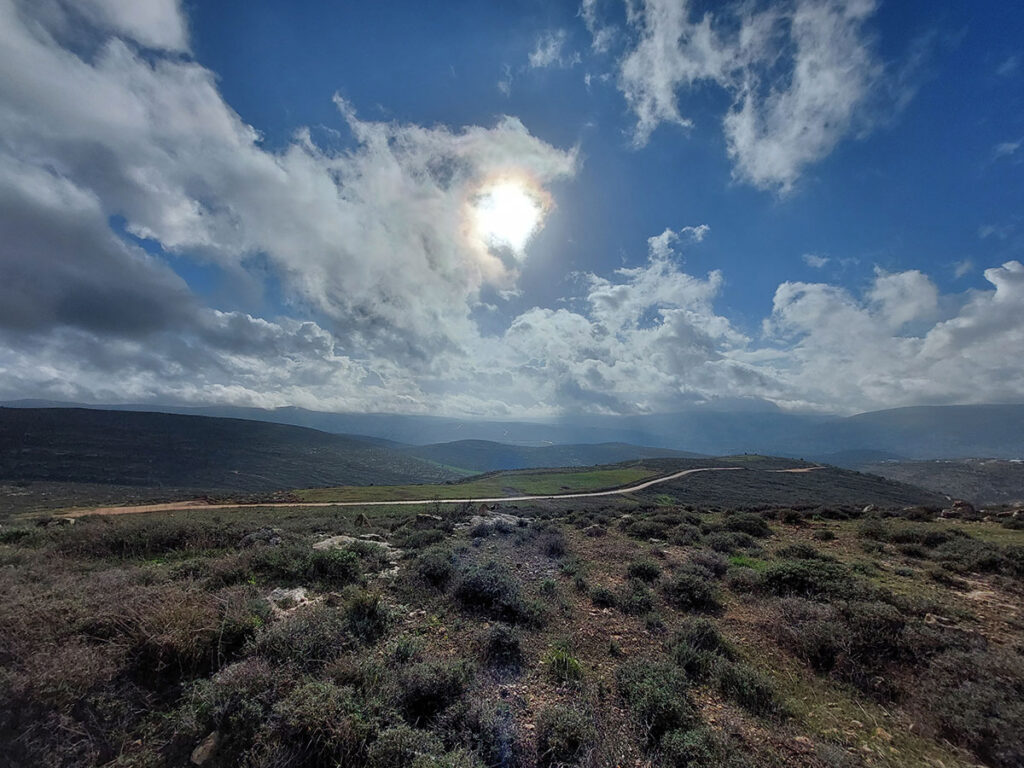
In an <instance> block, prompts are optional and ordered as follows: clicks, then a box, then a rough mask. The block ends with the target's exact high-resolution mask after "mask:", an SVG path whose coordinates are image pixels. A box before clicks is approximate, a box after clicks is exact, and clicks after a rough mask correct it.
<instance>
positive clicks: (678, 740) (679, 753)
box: [661, 728, 721, 768]
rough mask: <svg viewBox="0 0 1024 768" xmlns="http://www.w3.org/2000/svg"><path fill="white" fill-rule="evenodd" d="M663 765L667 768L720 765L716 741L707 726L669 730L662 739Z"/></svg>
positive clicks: (707, 767)
mask: <svg viewBox="0 0 1024 768" xmlns="http://www.w3.org/2000/svg"><path fill="white" fill-rule="evenodd" d="M661 765H662V766H664V767H665V768H712V766H715V767H716V768H717V766H720V765H721V763H720V762H719V761H718V759H717V755H716V750H715V742H714V739H713V738H712V736H711V734H710V733H709V732H708V731H707V730H706V729H705V728H695V729H692V730H683V729H678V730H675V731H669V732H668V733H666V734H665V737H664V738H663V739H662V740H661Z"/></svg>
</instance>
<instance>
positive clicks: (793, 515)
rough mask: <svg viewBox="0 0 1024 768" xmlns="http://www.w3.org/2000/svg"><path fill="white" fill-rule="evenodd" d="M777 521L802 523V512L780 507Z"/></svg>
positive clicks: (792, 523) (794, 523)
mask: <svg viewBox="0 0 1024 768" xmlns="http://www.w3.org/2000/svg"><path fill="white" fill-rule="evenodd" d="M778 517H779V521H780V522H783V523H785V524H786V525H803V524H804V516H803V514H802V513H800V512H798V511H797V510H795V509H780V510H779V515H778Z"/></svg>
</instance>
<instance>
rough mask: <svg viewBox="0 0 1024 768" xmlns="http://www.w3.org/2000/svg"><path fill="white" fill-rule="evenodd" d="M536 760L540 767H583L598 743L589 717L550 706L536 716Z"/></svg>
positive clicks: (562, 706) (557, 705) (567, 709)
mask: <svg viewBox="0 0 1024 768" xmlns="http://www.w3.org/2000/svg"><path fill="white" fill-rule="evenodd" d="M536 732H537V761H538V764H539V765H541V766H550V767H554V766H572V765H583V764H584V763H585V762H586V761H587V758H588V756H589V754H590V751H591V750H592V748H593V745H594V743H595V742H596V741H597V730H596V729H595V728H594V724H593V722H591V719H590V717H588V716H587V715H585V714H584V713H582V712H580V711H579V710H578V709H577V708H575V707H568V706H565V705H562V704H553V705H551V706H549V707H547V708H545V709H543V710H541V712H540V714H539V715H538V716H537V726H536Z"/></svg>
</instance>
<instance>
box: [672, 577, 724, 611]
mask: <svg viewBox="0 0 1024 768" xmlns="http://www.w3.org/2000/svg"><path fill="white" fill-rule="evenodd" d="M662 591H663V592H664V594H665V599H666V600H668V601H669V602H670V603H672V605H674V606H676V607H677V608H682V609H684V610H688V611H715V610H718V608H720V607H721V603H720V601H719V599H718V595H717V594H716V593H715V589H714V587H713V586H712V585H711V584H710V583H709V582H708V581H707V580H706V579H703V578H701V577H700V576H699V575H697V574H695V573H690V572H687V571H681V572H679V573H677V574H676V575H675V576H673V577H672V578H671V579H669V580H668V581H667V582H665V583H664V584H663V585H662Z"/></svg>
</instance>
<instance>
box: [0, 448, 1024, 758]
mask: <svg viewBox="0 0 1024 768" xmlns="http://www.w3.org/2000/svg"><path fill="white" fill-rule="evenodd" d="M756 461H760V460H755V462H756ZM768 463H769V464H771V462H768ZM819 472H821V470H818V471H817V472H808V473H786V474H778V475H771V474H769V473H767V472H754V471H750V472H745V471H733V472H719V473H706V474H708V475H712V474H714V475H716V478H718V479H720V480H722V481H725V480H726V479H727V478H732V477H733V476H746V475H749V476H750V477H761V478H769V477H780V478H785V480H786V481H788V482H800V481H802V480H803V479H806V478H809V477H811V476H815V475H817V474H818V473H819ZM827 488H833V489H836V495H835V496H833V497H832V498H831V499H828V498H825V497H824V496H822V497H820V498H819V499H818V500H819V501H821V502H822V503H819V504H806V505H796V506H789V505H781V506H780V505H779V504H776V503H772V502H771V501H768V500H761V501H760V502H754V503H744V504H743V505H739V506H732V505H727V504H722V503H719V504H710V503H705V502H704V501H699V502H698V501H695V500H690V501H685V500H684V499H683V497H682V494H681V492H679V491H677V494H678V497H677V498H675V499H671V500H665V499H661V500H659V499H656V498H652V499H646V500H644V499H636V498H615V497H611V498H608V499H599V500H593V501H594V503H589V502H588V503H579V500H577V501H572V500H565V501H553V502H544V503H533V504H520V505H518V506H515V507H512V506H508V507H503V506H501V505H499V507H498V508H497V509H495V510H492V511H485V512H481V510H479V509H478V506H477V505H464V506H459V505H437V506H436V507H433V506H431V505H427V508H426V509H417V508H370V507H367V508H363V509H360V508H358V507H356V508H347V509H344V510H338V511H335V512H330V513H326V514H325V512H324V510H323V508H317V509H314V510H304V509H302V508H289V509H286V510H274V509H253V508H250V509H245V508H240V509H238V510H231V511H224V512H209V511H207V512H197V511H190V512H178V513H167V514H154V515H140V516H130V517H92V518H82V519H80V520H79V521H78V522H77V524H75V525H60V524H59V521H53V522H52V523H51V524H50V525H47V526H38V525H32V524H29V523H22V524H20V525H18V526H13V527H12V526H8V527H4V528H3V529H0V573H2V578H0V660H2V665H0V669H2V672H0V742H2V743H3V744H5V745H7V746H6V747H5V750H6V751H5V759H6V761H7V763H8V764H9V765H11V766H13V767H14V768H22V767H23V766H35V765H65V766H87V765H99V764H109V765H118V766H123V767H128V766H132V767H134V766H181V765H187V764H189V762H190V760H191V761H193V762H198V763H200V764H203V765H206V766H208V768H221V767H224V768H226V766H235V765H244V766H254V767H255V766H286V765H311V766H332V767H333V766H339V765H340V766H346V765H350V766H364V765H365V766H370V767H371V768H392V767H393V768H398V767H399V766H416V767H417V768H425V767H426V766H437V767H442V766H447V767H452V768H453V767H456V766H457V767H460V768H483V767H484V766H518V767H519V768H534V766H542V767H544V768H553V767H554V766H587V767H588V768H597V767H598V766H607V765H638V766H659V767H664V768H670V767H673V766H693V767H696V768H699V767H701V766H708V767H710V766H735V767H736V768H739V766H746V767H749V768H762V767H764V768H768V767H772V768H775V767H779V768H781V766H806V767H807V768H829V767H830V766H836V767H842V768H847V767H853V766H892V767H893V768H895V767H896V766H900V767H901V768H902V767H904V766H911V767H914V766H920V767H921V768H925V766H929V767H932V766H937V765H943V766H946V767H947V768H961V767H962V768H967V766H972V765H976V764H978V763H979V762H981V763H984V764H985V765H989V766H993V768H1010V766H1017V765H1020V764H1021V761H1022V760H1024V737H1022V734H1024V708H1022V706H1021V701H1024V662H1022V659H1024V653H1022V650H1024V646H1022V644H1021V643H1022V639H1024V615H1022V609H1021V606H1022V605H1024V601H1022V598H1024V531H1022V530H1020V528H1019V526H1017V525H1016V524H1015V523H1014V521H1013V519H1012V518H1007V522H1006V523H1005V524H1004V525H1000V524H998V523H995V522H971V521H959V520H958V521H953V520H942V519H938V518H936V512H937V508H930V507H927V506H920V505H918V506H912V507H909V508H904V507H902V506H900V505H898V504H890V505H887V506H885V507H880V508H879V509H878V510H876V511H871V512H865V511H864V509H863V506H862V502H863V501H864V499H863V498H858V497H857V495H856V494H858V493H862V492H863V488H862V489H861V490H857V489H856V488H851V487H849V486H841V485H839V484H837V483H832V484H827V485H825V486H823V487H822V488H820V489H818V492H819V493H822V494H824V493H825V492H826V489H827ZM776 492H777V489H776V490H772V489H771V488H768V487H767V486H766V499H767V498H768V497H769V496H770V495H771V494H772V493H776ZM854 501H856V503H853V502H854ZM42 522H45V518H43V520H42ZM114 596H116V597H114Z"/></svg>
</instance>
